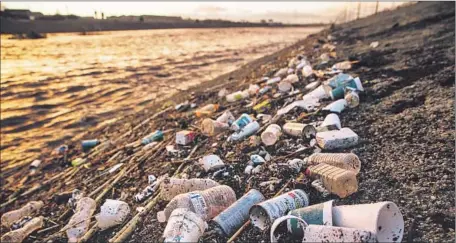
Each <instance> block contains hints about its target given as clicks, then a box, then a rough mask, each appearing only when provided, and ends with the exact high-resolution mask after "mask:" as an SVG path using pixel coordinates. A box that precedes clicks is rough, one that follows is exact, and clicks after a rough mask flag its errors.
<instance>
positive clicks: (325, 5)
mask: <svg viewBox="0 0 456 243" xmlns="http://www.w3.org/2000/svg"><path fill="white" fill-rule="evenodd" d="M2 4H3V5H4V7H6V8H14V9H19V8H20V9H30V10H31V11H35V12H42V13H43V14H56V13H60V14H75V15H79V16H94V12H95V11H98V12H104V14H105V16H113V15H147V14H150V15H173V16H182V17H184V18H199V19H207V18H211V19H227V20H234V21H240V20H247V21H259V20H261V19H274V21H277V22H279V21H280V22H284V23H306V22H321V21H323V22H329V21H332V20H333V19H335V18H336V17H338V16H340V15H342V12H343V10H344V9H345V8H346V7H347V8H348V10H349V14H350V13H351V14H352V15H353V14H354V13H355V12H356V9H357V3H356V2H128V3H127V2H8V1H6V2H5V1H3V2H2ZM397 5H399V3H392V2H381V3H380V6H379V8H380V9H384V8H391V7H393V6H397ZM374 8H375V2H372V3H362V9H361V10H362V15H368V14H371V13H372V12H373V11H374Z"/></svg>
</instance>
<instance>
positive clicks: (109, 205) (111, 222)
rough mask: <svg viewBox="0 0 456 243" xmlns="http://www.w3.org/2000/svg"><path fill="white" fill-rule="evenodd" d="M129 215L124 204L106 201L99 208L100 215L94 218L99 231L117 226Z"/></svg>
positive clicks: (126, 205)
mask: <svg viewBox="0 0 456 243" xmlns="http://www.w3.org/2000/svg"><path fill="white" fill-rule="evenodd" d="M129 214H130V207H129V206H128V204H127V203H126V202H122V201H119V200H112V199H106V201H105V203H104V204H103V205H102V206H101V210H100V214H99V215H97V216H95V219H96V220H97V226H98V227H99V228H100V229H101V230H105V229H108V228H111V227H113V226H116V225H119V224H121V223H123V222H124V221H125V219H127V217H128V215H129Z"/></svg>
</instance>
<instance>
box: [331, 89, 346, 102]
mask: <svg viewBox="0 0 456 243" xmlns="http://www.w3.org/2000/svg"><path fill="white" fill-rule="evenodd" d="M344 94H345V89H344V87H343V86H339V87H337V88H334V89H333V90H331V93H330V96H331V99H332V100H337V99H340V98H344Z"/></svg>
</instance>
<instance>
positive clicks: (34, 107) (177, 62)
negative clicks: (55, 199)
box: [0, 28, 318, 166]
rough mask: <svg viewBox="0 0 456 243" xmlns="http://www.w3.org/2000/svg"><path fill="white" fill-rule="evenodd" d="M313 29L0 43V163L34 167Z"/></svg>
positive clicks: (207, 31) (110, 35)
mask: <svg viewBox="0 0 456 243" xmlns="http://www.w3.org/2000/svg"><path fill="white" fill-rule="evenodd" d="M317 30H318V29H316V28H314V29H312V28H310V29H309V28H284V29H280V28H230V29H173V30H145V31H143V30H141V31H119V32H110V33H103V34H101V35H92V36H78V35H76V34H58V35H51V36H50V37H49V38H48V39H41V40H21V41H18V40H8V39H7V38H6V37H5V36H2V43H1V59H2V61H1V64H2V65H1V91H0V92H1V129H2V134H1V148H0V149H1V162H2V166H4V165H5V163H15V162H18V161H23V160H31V159H33V158H34V156H36V155H37V154H38V153H39V152H40V151H41V149H43V148H46V147H52V148H53V147H55V146H58V145H59V144H60V143H62V142H64V141H65V139H68V138H71V137H73V136H75V135H76V134H78V133H80V132H81V131H83V130H84V129H86V128H87V127H89V126H95V125H97V124H99V123H101V122H103V121H106V120H109V119H113V118H116V117H118V116H121V115H123V114H125V112H134V111H138V110H141V109H142V108H143V107H144V106H147V105H148V104H150V103H151V102H154V101H156V100H157V99H158V97H159V98H160V99H163V98H166V97H170V96H172V95H174V94H176V93H177V92H178V90H177V89H176V88H179V89H180V90H186V89H188V88H190V87H192V86H195V85H198V84H200V83H201V82H204V81H208V80H211V79H212V78H215V77H216V76H218V75H221V74H223V73H226V72H229V71H232V70H234V69H236V68H237V67H239V66H241V65H243V64H245V63H247V62H249V61H251V60H253V59H256V58H259V57H261V56H264V55H266V54H270V53H272V52H274V51H277V50H279V49H281V48H283V47H285V46H287V45H290V44H292V43H294V42H295V41H297V40H298V39H301V38H304V37H305V36H306V35H307V34H309V33H310V32H314V31H317Z"/></svg>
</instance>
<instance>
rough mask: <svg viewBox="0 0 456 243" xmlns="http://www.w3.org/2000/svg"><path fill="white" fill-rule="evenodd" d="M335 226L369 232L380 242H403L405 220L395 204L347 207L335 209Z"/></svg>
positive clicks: (381, 203) (382, 203)
mask: <svg viewBox="0 0 456 243" xmlns="http://www.w3.org/2000/svg"><path fill="white" fill-rule="evenodd" d="M332 211H333V222H334V225H335V226H340V227H349V228H358V229H363V230H368V231H371V232H373V233H375V235H377V239H378V241H379V242H401V241H402V237H403V234H404V218H403V217H402V214H401V211H400V210H399V208H398V207H397V206H396V204H395V203H393V202H389V201H386V202H378V203H371V204H358V205H345V206H337V207H333V210H332Z"/></svg>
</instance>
